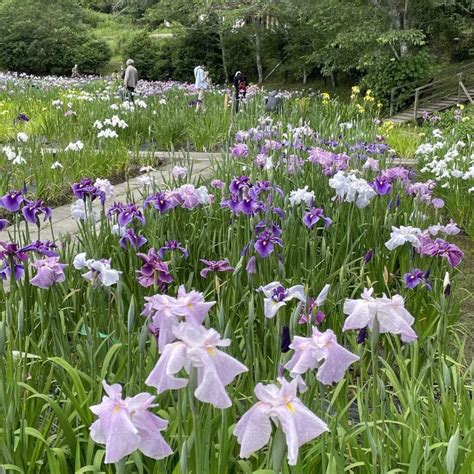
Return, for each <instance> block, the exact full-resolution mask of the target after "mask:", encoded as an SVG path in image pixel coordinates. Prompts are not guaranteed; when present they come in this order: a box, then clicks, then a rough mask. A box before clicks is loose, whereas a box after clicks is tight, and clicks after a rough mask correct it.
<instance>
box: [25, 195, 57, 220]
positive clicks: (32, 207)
mask: <svg viewBox="0 0 474 474" xmlns="http://www.w3.org/2000/svg"><path fill="white" fill-rule="evenodd" d="M22 213H23V217H24V218H25V220H26V221H27V222H30V223H31V224H36V225H38V224H39V216H40V215H41V214H43V215H44V218H43V221H46V220H47V219H51V215H52V210H51V208H50V207H48V206H45V205H44V204H43V201H42V200H41V199H37V200H36V201H27V200H25V201H24V206H23V209H22Z"/></svg>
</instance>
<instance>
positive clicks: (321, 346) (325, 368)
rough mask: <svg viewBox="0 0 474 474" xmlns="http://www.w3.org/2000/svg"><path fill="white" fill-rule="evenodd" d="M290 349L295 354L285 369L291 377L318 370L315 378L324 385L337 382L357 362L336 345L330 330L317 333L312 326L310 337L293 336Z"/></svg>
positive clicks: (316, 329) (347, 352) (352, 355)
mask: <svg viewBox="0 0 474 474" xmlns="http://www.w3.org/2000/svg"><path fill="white" fill-rule="evenodd" d="M290 349H293V350H294V351H295V353H294V354H293V357H292V358H291V359H290V361H289V362H288V363H287V364H286V365H285V368H286V369H288V370H289V371H290V374H291V376H292V377H294V376H295V375H301V374H304V373H305V372H306V371H308V370H311V369H318V373H317V375H316V378H317V379H318V380H319V381H320V382H321V383H323V384H324V385H331V384H332V383H334V382H339V380H341V379H342V377H344V372H345V371H346V370H347V368H348V367H349V366H350V365H351V364H352V363H353V362H355V361H356V360H359V357H358V356H356V355H355V354H352V352H349V351H348V350H347V349H344V347H342V346H341V345H339V344H338V343H337V340H336V335H335V334H334V332H333V331H332V330H331V329H328V330H327V331H325V332H319V331H318V328H316V327H314V326H313V334H312V336H311V337H300V336H295V337H294V339H293V342H292V344H291V345H290Z"/></svg>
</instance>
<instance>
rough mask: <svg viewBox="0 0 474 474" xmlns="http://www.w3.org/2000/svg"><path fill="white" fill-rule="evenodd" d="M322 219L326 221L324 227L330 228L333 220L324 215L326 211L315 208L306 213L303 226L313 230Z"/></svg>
mask: <svg viewBox="0 0 474 474" xmlns="http://www.w3.org/2000/svg"><path fill="white" fill-rule="evenodd" d="M320 219H322V220H323V221H324V227H329V226H330V225H331V224H332V219H331V218H330V217H326V216H325V215H324V209H321V208H319V207H317V208H316V207H313V208H312V209H310V210H309V211H308V212H306V213H305V215H304V217H303V224H304V225H305V226H306V227H307V228H308V229H312V228H313V227H314V225H315V224H316V223H317V222H318V221H319V220H320Z"/></svg>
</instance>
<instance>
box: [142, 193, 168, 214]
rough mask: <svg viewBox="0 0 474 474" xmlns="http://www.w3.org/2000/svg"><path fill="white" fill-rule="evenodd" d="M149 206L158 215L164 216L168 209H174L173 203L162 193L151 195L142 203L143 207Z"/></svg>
mask: <svg viewBox="0 0 474 474" xmlns="http://www.w3.org/2000/svg"><path fill="white" fill-rule="evenodd" d="M150 204H152V205H153V207H154V208H155V209H156V210H157V211H158V212H159V213H160V214H165V213H166V212H168V211H169V210H170V209H173V208H174V207H175V206H174V204H173V202H172V201H171V200H170V199H169V197H168V195H167V194H166V193H163V192H158V193H155V194H152V195H151V196H148V197H147V198H146V199H145V201H144V203H143V207H145V208H146V207H147V206H149V205H150Z"/></svg>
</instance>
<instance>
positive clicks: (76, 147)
mask: <svg viewBox="0 0 474 474" xmlns="http://www.w3.org/2000/svg"><path fill="white" fill-rule="evenodd" d="M83 148H84V143H82V142H81V141H80V140H78V141H76V142H71V143H69V145H68V146H67V147H66V148H65V149H64V151H81V150H82V149H83Z"/></svg>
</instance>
